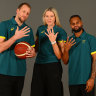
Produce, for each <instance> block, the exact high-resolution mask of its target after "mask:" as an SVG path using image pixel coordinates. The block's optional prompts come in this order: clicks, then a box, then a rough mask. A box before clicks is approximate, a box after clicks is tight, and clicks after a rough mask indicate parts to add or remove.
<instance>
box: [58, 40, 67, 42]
mask: <svg viewBox="0 0 96 96" xmlns="http://www.w3.org/2000/svg"><path fill="white" fill-rule="evenodd" d="M58 42H63V40H62V41H58ZM64 42H66V41H64Z"/></svg>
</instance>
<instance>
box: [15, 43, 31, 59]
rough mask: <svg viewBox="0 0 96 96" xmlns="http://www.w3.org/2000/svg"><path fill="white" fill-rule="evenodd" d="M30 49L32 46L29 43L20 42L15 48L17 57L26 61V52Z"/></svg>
mask: <svg viewBox="0 0 96 96" xmlns="http://www.w3.org/2000/svg"><path fill="white" fill-rule="evenodd" d="M28 48H29V49H30V48H31V46H30V44H29V43H27V42H19V43H17V44H16V46H15V48H14V52H15V55H16V56H17V57H18V58H20V59H26V54H25V53H26V51H27V49H28Z"/></svg>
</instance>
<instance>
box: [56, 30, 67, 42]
mask: <svg viewBox="0 0 96 96" xmlns="http://www.w3.org/2000/svg"><path fill="white" fill-rule="evenodd" d="M57 39H58V42H61V41H62V40H63V41H64V42H66V40H67V33H66V32H65V30H64V29H62V30H60V31H59V34H58V36H57Z"/></svg>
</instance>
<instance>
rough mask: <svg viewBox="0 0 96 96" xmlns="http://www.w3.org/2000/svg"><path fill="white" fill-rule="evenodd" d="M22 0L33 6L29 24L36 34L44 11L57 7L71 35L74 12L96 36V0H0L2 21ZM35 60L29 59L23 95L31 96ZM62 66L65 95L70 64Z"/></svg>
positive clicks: (67, 91) (13, 11) (86, 28)
mask: <svg viewBox="0 0 96 96" xmlns="http://www.w3.org/2000/svg"><path fill="white" fill-rule="evenodd" d="M22 2H28V3H30V5H31V6H32V10H31V14H30V16H29V19H28V20H27V24H28V25H30V26H32V29H33V31H34V36H35V33H36V29H37V27H38V26H39V25H41V24H42V13H43V11H44V10H45V9H46V8H47V7H55V8H56V9H57V11H58V14H59V17H60V21H61V24H62V26H63V28H64V29H65V30H66V32H67V33H68V35H69V36H70V35H72V34H71V29H70V25H69V18H70V16H71V15H74V14H79V15H80V16H81V17H82V19H83V23H84V28H85V30H86V31H87V32H88V33H91V34H92V35H95V36H96V0H0V22H1V21H3V20H7V19H10V18H11V17H12V16H14V15H15V13H16V9H17V6H18V5H19V4H20V3H22ZM34 61H35V58H33V59H27V73H26V78H25V85H24V89H23V92H22V96H30V86H31V78H32V72H33V65H34ZM62 66H63V78H62V81H63V85H64V96H69V90H68V72H67V71H68V66H65V65H64V64H63V63H62ZM73 77H74V76H73ZM95 91H96V90H95Z"/></svg>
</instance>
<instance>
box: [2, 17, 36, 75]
mask: <svg viewBox="0 0 96 96" xmlns="http://www.w3.org/2000/svg"><path fill="white" fill-rule="evenodd" d="M17 26H18V24H17V23H16V21H15V19H14V17H12V19H10V20H6V21H3V22H1V23H0V38H4V39H5V40H8V39H10V38H11V37H12V36H13V35H14V34H15V30H16V28H17ZM25 26H27V25H26V24H25V23H23V24H22V25H21V26H18V27H19V30H20V29H22V28H23V27H25ZM28 27H29V26H28ZM29 28H30V27H29ZM28 34H29V36H27V37H23V38H21V39H19V40H17V41H16V42H15V43H14V44H13V45H12V46H11V47H10V48H8V49H7V50H5V51H4V52H2V53H0V74H3V75H10V76H24V75H25V73H26V60H25V59H19V58H17V57H16V56H15V54H14V47H15V45H16V44H17V43H18V42H21V41H26V42H28V43H30V44H31V45H32V46H33V47H34V44H35V42H34V37H33V32H32V29H31V28H30V32H29V33H28Z"/></svg>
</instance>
